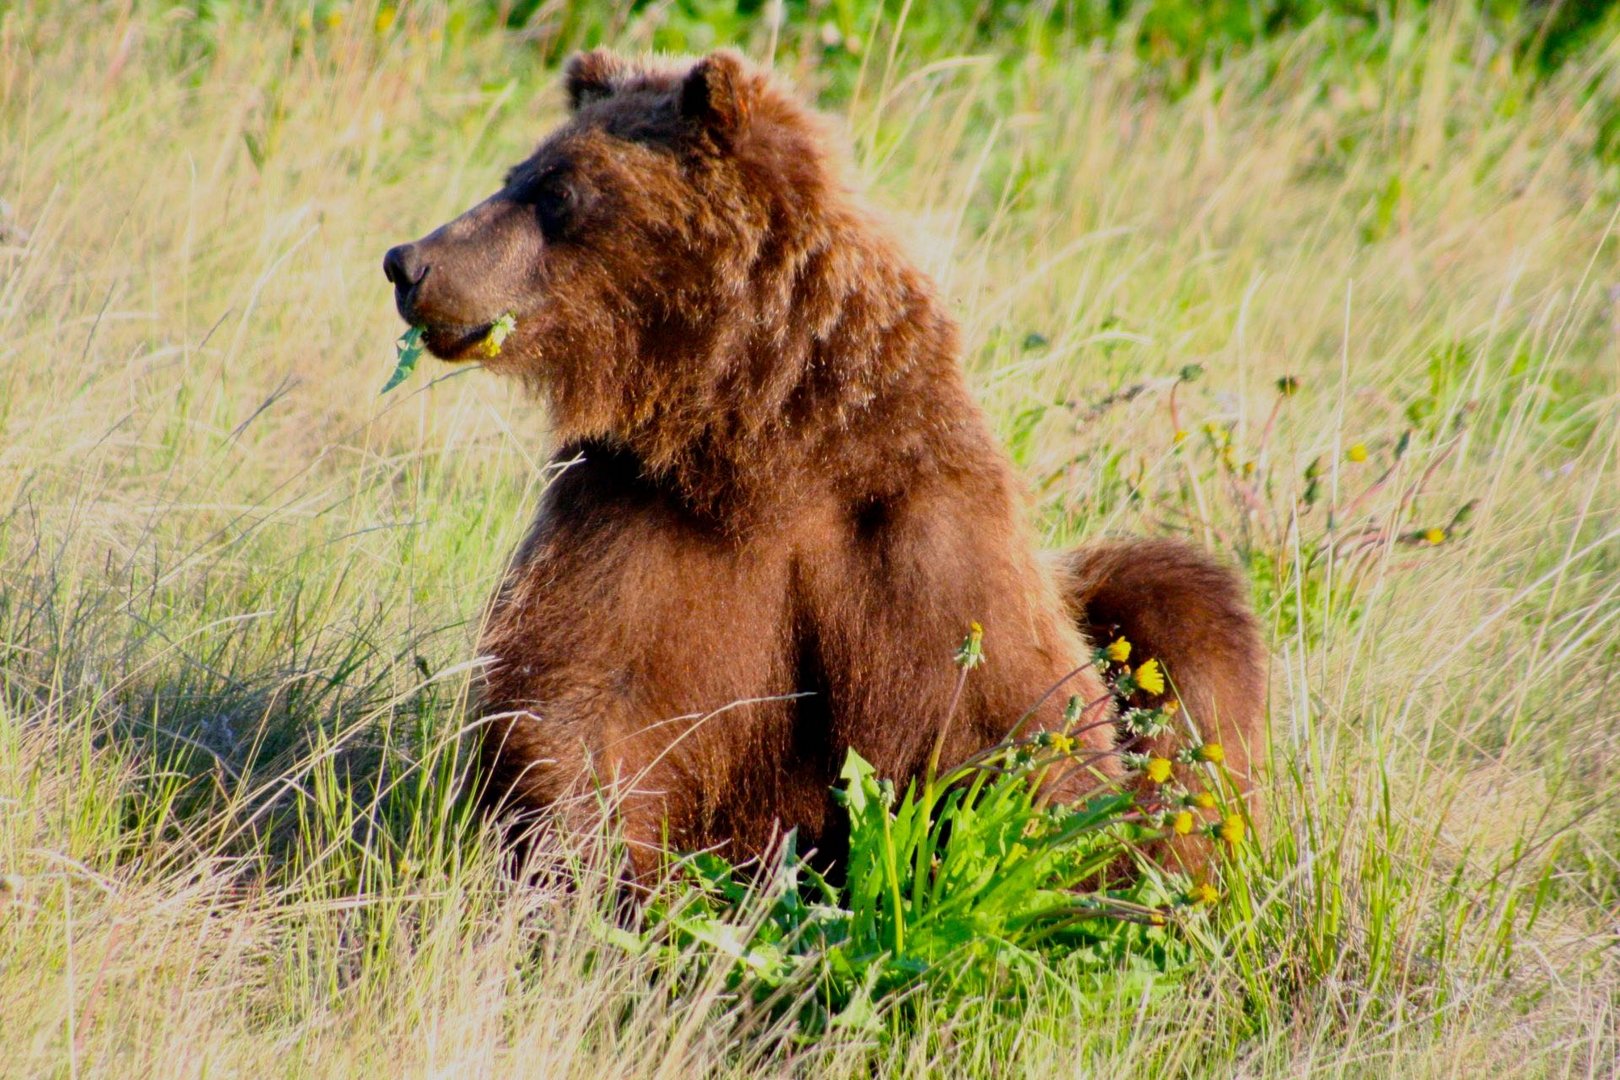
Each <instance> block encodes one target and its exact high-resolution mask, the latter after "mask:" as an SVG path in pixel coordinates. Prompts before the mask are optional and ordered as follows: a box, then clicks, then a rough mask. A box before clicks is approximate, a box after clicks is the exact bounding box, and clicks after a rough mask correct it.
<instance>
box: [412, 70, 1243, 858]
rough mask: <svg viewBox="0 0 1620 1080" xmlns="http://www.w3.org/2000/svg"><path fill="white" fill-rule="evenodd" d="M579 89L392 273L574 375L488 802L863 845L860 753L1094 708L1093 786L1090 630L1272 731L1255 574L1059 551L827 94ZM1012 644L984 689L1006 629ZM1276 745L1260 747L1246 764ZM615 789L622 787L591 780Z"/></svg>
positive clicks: (1236, 738)
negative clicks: (533, 141)
mask: <svg viewBox="0 0 1620 1080" xmlns="http://www.w3.org/2000/svg"><path fill="white" fill-rule="evenodd" d="M567 89H568V96H569V101H570V105H571V107H572V115H571V117H570V119H569V120H568V121H567V122H566V123H565V124H564V125H563V126H562V127H561V128H560V129H559V130H558V131H557V132H555V133H554V134H553V135H552V136H550V137H549V138H548V139H547V140H546V141H545V142H544V143H543V144H542V145H541V146H540V148H539V149H538V150H537V151H536V152H535V153H534V155H533V156H532V157H530V158H529V159H528V160H527V161H525V162H524V163H522V164H521V165H519V166H518V167H517V168H515V169H514V170H512V172H511V173H510V174H509V176H508V178H507V181H506V184H505V186H504V187H503V189H502V190H501V191H500V192H499V193H497V194H496V195H494V196H492V197H491V198H490V199H489V200H486V201H485V202H484V203H481V204H480V205H479V206H477V207H474V208H473V209H472V210H470V211H468V212H467V214H465V215H463V216H462V217H461V218H458V219H457V220H455V221H453V222H451V223H449V224H448V225H446V226H444V227H442V228H441V229H439V230H437V231H436V232H434V233H433V234H431V235H429V236H428V237H426V238H424V239H423V240H421V241H418V242H416V243H415V244H410V245H404V246H402V247H400V248H396V249H394V250H393V251H391V252H389V255H388V258H387V260H386V261H385V269H386V271H387V273H388V276H389V278H390V280H392V281H393V282H394V284H395V287H396V299H397V303H398V306H399V308H400V311H401V314H402V315H403V316H404V317H405V319H406V320H407V321H409V322H411V323H412V324H413V325H417V326H420V327H422V328H423V330H424V335H425V340H426V341H427V343H428V346H429V347H430V348H431V349H432V350H433V351H434V352H435V353H436V354H437V355H439V356H441V357H444V358H446V359H464V358H470V357H473V356H477V355H479V350H480V347H481V346H480V342H481V341H482V340H483V338H484V336H485V332H486V330H487V329H488V327H489V326H490V325H491V324H492V323H493V322H494V321H495V320H497V319H498V318H499V317H500V316H501V315H503V314H508V313H510V314H512V315H514V316H515V318H516V329H515V331H514V332H512V334H511V335H510V337H508V338H507V339H506V341H505V342H504V344H503V345H502V347H501V348H500V350H499V353H498V355H496V356H494V357H491V358H487V359H486V360H485V365H486V366H487V367H490V368H492V369H495V370H498V371H503V372H507V373H510V374H513V375H516V376H518V377H519V378H521V379H523V380H525V381H526V382H528V383H529V384H530V385H532V386H533V387H535V388H536V389H537V390H538V391H539V392H540V393H541V394H542V395H543V396H544V397H545V398H546V400H547V401H548V402H549V405H550V409H551V416H552V418H553V421H554V423H555V428H556V438H557V443H558V449H557V451H556V453H555V454H554V455H553V457H552V459H551V469H552V470H553V471H554V473H555V475H554V478H553V479H552V480H551V483H550V485H549V487H548V488H547V490H546V492H545V494H544V496H543V499H542V503H541V506H540V509H539V512H538V514H537V516H536V519H535V522H534V525H533V526H532V528H531V529H530V532H529V535H528V536H527V538H526V539H525V540H524V541H523V543H522V544H521V546H520V547H519V549H518V551H517V553H516V555H515V556H514V558H513V560H512V563H511V566H510V569H509V571H508V573H507V575H506V577H505V580H504V581H503V583H502V585H501V587H500V590H499V592H498V594H497V596H496V598H495V600H494V602H493V604H492V607H491V610H490V613H489V617H488V621H487V625H486V628H485V630H484V633H483V637H482V641H481V643H480V650H481V653H482V654H483V656H484V657H485V658H486V667H485V669H484V674H483V677H482V686H481V701H482V705H481V708H482V711H483V714H484V716H485V718H486V721H487V724H486V729H485V735H484V740H483V746H484V751H483V759H484V765H485V772H486V777H487V779H486V795H485V798H486V801H487V803H488V804H489V805H490V806H492V807H511V808H517V809H522V810H532V811H549V812H550V813H552V814H558V813H564V814H566V813H567V810H566V809H565V808H566V807H569V806H571V805H574V803H573V801H572V800H574V798H575V797H577V796H581V795H588V794H589V793H590V792H592V791H593V790H596V789H599V788H600V787H601V786H604V785H607V786H612V787H614V790H615V794H616V796H617V802H616V805H617V806H618V808H619V815H620V820H621V823H622V827H623V829H624V831H625V834H626V836H627V838H628V840H629V842H630V843H631V845H632V859H633V861H634V863H635V865H636V867H637V870H638V872H639V873H645V872H646V871H648V870H649V869H650V868H651V867H652V866H653V865H655V863H656V854H657V852H658V850H659V849H660V848H661V847H662V846H663V845H665V844H671V845H674V846H676V847H680V848H694V847H698V846H705V845H722V846H724V848H725V850H726V851H727V853H728V854H731V855H734V856H744V855H748V854H753V853H758V852H760V851H762V850H764V849H765V848H766V847H768V846H769V845H770V844H771V843H772V841H773V838H774V837H775V836H776V835H778V833H779V831H780V830H781V829H783V828H796V829H798V830H799V834H800V837H801V846H805V845H819V846H820V847H821V849H822V850H823V851H824V852H827V851H831V852H836V851H837V848H838V844H839V836H838V830H837V828H836V824H835V822H836V815H835V812H834V808H833V804H832V802H831V800H830V797H829V789H830V788H831V786H832V785H833V784H834V783H835V781H836V777H837V773H838V770H839V768H840V765H841V764H842V762H843V759H844V757H845V754H846V752H847V751H848V750H849V749H851V748H853V749H855V750H857V751H858V752H859V753H861V754H862V755H863V756H864V757H866V758H867V759H868V760H869V761H871V762H872V763H873V764H874V765H875V766H876V768H877V770H878V771H879V772H880V774H882V775H885V776H889V777H894V778H897V779H901V780H904V779H906V778H909V777H912V776H915V775H917V774H918V773H919V772H920V771H921V770H923V769H924V768H925V766H926V763H927V762H928V760H929V757H930V753H931V752H932V751H933V749H934V747H935V745H936V742H938V743H940V744H941V746H942V750H943V753H942V760H943V761H945V762H947V763H949V762H952V761H957V760H960V759H962V758H964V757H966V756H967V755H969V754H971V753H973V752H974V751H977V750H979V749H982V748H984V747H986V746H988V745H990V744H993V743H995V742H997V741H999V740H1001V739H1003V738H1005V737H1006V736H1007V735H1008V734H1009V733H1010V732H1012V731H1014V730H1015V729H1016V730H1018V731H1020V732H1022V733H1031V732H1036V731H1043V730H1054V729H1058V728H1060V727H1062V726H1064V723H1065V721H1064V709H1065V705H1066V704H1067V702H1068V701H1069V699H1070V698H1071V696H1078V697H1079V699H1080V700H1081V701H1082V702H1083V703H1084V706H1085V708H1084V713H1083V715H1082V717H1081V719H1080V721H1079V723H1078V725H1076V726H1075V732H1076V734H1077V737H1078V739H1079V741H1080V743H1081V744H1082V746H1083V747H1084V751H1085V752H1084V753H1082V754H1081V755H1077V762H1076V764H1075V765H1074V766H1073V767H1072V768H1071V769H1070V770H1069V771H1068V772H1067V773H1065V774H1063V775H1059V776H1057V777H1055V778H1054V779H1053V780H1052V781H1051V783H1052V790H1053V793H1054V794H1055V795H1056V796H1059V797H1066V798H1067V797H1075V796H1078V795H1079V794H1081V793H1083V792H1085V791H1087V790H1091V789H1093V788H1095V787H1096V786H1097V785H1099V784H1105V783H1110V782H1113V781H1115V780H1116V779H1117V778H1118V777H1120V775H1121V771H1122V770H1121V766H1120V761H1119V757H1118V754H1117V750H1118V747H1116V745H1115V744H1116V734H1115V731H1114V726H1113V724H1112V722H1111V716H1112V709H1113V703H1112V702H1111V700H1110V697H1109V691H1108V688H1107V686H1106V685H1105V683H1104V682H1103V680H1102V678H1101V677H1100V676H1099V674H1098V672H1097V670H1096V668H1095V666H1094V665H1093V664H1092V662H1091V660H1092V647H1091V645H1090V643H1089V642H1088V640H1087V633H1086V631H1087V630H1088V629H1090V630H1092V631H1093V632H1097V630H1098V629H1099V628H1102V629H1106V630H1109V631H1112V630H1114V629H1115V628H1117V629H1118V631H1119V632H1122V633H1124V634H1126V635H1127V636H1129V637H1130V638H1131V639H1132V640H1133V642H1134V643H1135V645H1136V648H1137V650H1138V651H1137V653H1136V657H1137V658H1138V659H1141V658H1145V657H1146V656H1148V655H1156V656H1157V657H1159V658H1160V659H1161V661H1162V662H1163V663H1164V664H1165V666H1166V668H1167V670H1168V673H1169V675H1170V677H1171V678H1172V680H1174V681H1175V683H1176V687H1177V689H1178V690H1179V692H1180V693H1181V695H1182V698H1183V699H1184V700H1185V701H1186V703H1187V705H1188V706H1189V710H1188V711H1189V712H1191V713H1193V714H1195V715H1196V719H1197V721H1198V722H1199V723H1200V724H1202V725H1204V726H1205V727H1206V728H1207V730H1209V731H1213V732H1218V733H1219V734H1220V735H1221V736H1222V737H1224V738H1225V739H1226V742H1227V745H1228V752H1229V753H1232V754H1233V756H1234V758H1236V757H1237V756H1238V755H1237V748H1238V747H1244V748H1252V747H1255V746H1257V745H1258V738H1259V730H1260V723H1261V699H1262V692H1263V690H1262V684H1263V678H1262V669H1263V658H1262V653H1261V649H1260V644H1259V638H1258V635H1257V634H1256V632H1255V628H1254V623H1253V620H1252V618H1251V616H1250V615H1249V613H1248V609H1247V607H1246V606H1245V605H1244V604H1243V602H1242V597H1241V592H1242V590H1241V588H1240V586H1239V585H1238V584H1237V583H1236V581H1235V579H1234V578H1233V576H1232V575H1231V574H1230V573H1229V572H1228V571H1226V570H1223V569H1220V568H1219V567H1217V566H1215V565H1214V564H1213V563H1211V562H1210V561H1209V560H1208V559H1207V557H1205V556H1203V555H1201V554H1199V553H1197V552H1194V551H1192V550H1190V549H1188V548H1186V547H1183V546H1180V545H1177V544H1172V543H1169V542H1164V541H1155V542H1151V543H1148V544H1144V545H1135V546H1131V545H1124V546H1122V545H1109V546H1104V547H1098V548H1093V549H1089V550H1084V551H1081V552H1077V553H1075V554H1074V555H1073V556H1072V557H1071V558H1070V559H1069V561H1068V565H1067V566H1066V567H1064V568H1061V569H1054V568H1053V567H1050V566H1048V565H1046V564H1045V563H1044V562H1043V561H1042V559H1041V558H1039V557H1038V555H1037V552H1036V545H1035V543H1034V538H1033V535H1032V532H1031V528H1030V525H1029V523H1028V521H1027V519H1026V508H1025V498H1024V493H1023V488H1022V485H1021V483H1020V480H1019V478H1018V477H1017V476H1016V475H1015V473H1014V471H1013V468H1012V466H1011V463H1010V462H1009V460H1008V458H1007V456H1006V455H1005V454H1004V453H1003V451H1002V450H1001V448H1000V447H999V446H997V444H996V442H995V440H994V438H993V436H992V434H991V432H990V429H989V426H988V424H987V423H986V421H985V418H984V416H983V414H982V413H981V412H980V410H979V407H978V405H977V404H976V403H975V401H974V399H973V397H972V395H971V394H970V392H969V390H968V387H967V384H966V381H965V379H964V376H963V373H962V370H961V366H960V346H959V344H958V335H957V329H956V327H955V325H954V323H953V322H952V321H951V319H950V318H949V316H948V315H947V314H946V311H945V305H944V304H943V303H942V302H941V300H940V299H939V297H938V296H937V294H936V292H935V289H934V286H933V284H932V283H931V282H930V281H929V280H928V278H926V277H925V276H924V275H923V274H922V273H921V272H920V271H918V270H917V269H916V268H915V267H914V266H913V264H912V263H911V262H910V261H909V260H908V259H907V258H906V257H905V256H904V255H903V254H902V252H901V251H900V249H899V248H898V247H897V245H896V244H895V243H894V242H893V241H892V240H891V238H890V236H889V234H888V232H887V231H886V230H885V229H884V228H883V227H882V225H881V224H880V222H879V221H878V220H877V219H876V218H875V217H874V216H873V215H872V214H871V213H870V212H869V211H868V210H867V209H865V208H864V207H863V206H862V205H861V203H860V202H859V201H858V199H857V198H856V197H855V196H854V195H852V193H851V192H850V191H849V190H848V189H847V187H846V186H845V184H844V181H843V170H842V168H841V166H840V164H839V163H838V162H837V161H836V160H835V159H834V158H833V157H832V155H831V152H830V150H829V147H830V146H832V145H834V141H833V140H832V139H831V137H830V135H829V133H828V132H827V131H826V130H825V128H824V126H823V124H822V122H821V121H820V120H819V118H817V117H816V116H815V115H814V114H813V113H811V112H810V111H808V110H807V109H805V108H804V107H803V106H801V105H800V104H799V103H798V102H797V101H796V100H795V99H794V98H793V96H792V95H791V94H789V93H788V92H786V91H785V90H783V89H782V88H780V87H779V86H777V85H776V84H775V82H774V81H773V80H772V78H771V77H770V76H769V75H767V74H766V73H764V72H762V71H759V70H756V69H754V68H752V67H751V66H749V65H747V64H746V63H745V62H743V61H742V60H740V59H739V58H738V57H737V56H735V55H734V54H731V53H725V52H722V53H717V54H714V55H712V56H709V57H707V58H705V59H703V60H701V61H698V62H697V63H696V64H691V63H687V64H664V63H632V62H628V61H625V60H622V59H620V58H618V57H615V56H612V55H610V54H606V53H600V52H598V53H588V54H585V55H583V56H580V57H577V58H575V60H574V61H573V62H571V64H570V66H569V69H568V73H567ZM975 621H977V622H979V623H981V624H982V625H983V629H984V648H985V652H986V654H987V658H988V659H987V662H986V663H985V664H984V665H983V666H981V667H979V668H978V669H977V670H974V671H973V672H972V673H971V674H970V675H969V677H968V678H967V681H966V684H965V687H964V689H963V690H962V693H961V697H960V700H959V701H956V702H955V705H954V710H953V709H952V700H953V695H954V694H955V692H956V688H957V684H958V674H959V669H958V668H957V666H956V665H955V664H954V663H953V654H954V652H955V650H956V649H957V648H958V646H959V645H960V643H961V642H962V640H963V638H964V637H965V636H966V635H967V633H968V631H969V626H970V624H971V623H973V622H975ZM1248 760H1249V759H1248V758H1247V756H1245V757H1243V759H1242V762H1243V768H1244V769H1245V771H1246V769H1247V762H1248ZM585 801H586V802H589V800H588V799H587V800H585Z"/></svg>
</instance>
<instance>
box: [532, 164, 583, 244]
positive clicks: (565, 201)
mask: <svg viewBox="0 0 1620 1080" xmlns="http://www.w3.org/2000/svg"><path fill="white" fill-rule="evenodd" d="M574 201H575V198H574V189H573V188H572V187H570V186H569V185H568V184H567V182H565V181H564V180H563V179H562V178H560V177H547V178H545V179H543V180H542V181H541V182H540V184H539V185H538V186H537V188H536V189H535V193H534V211H535V214H536V215H538V216H539V218H540V231H541V232H543V233H545V236H546V239H547V240H555V239H556V238H558V237H560V236H562V235H563V233H564V232H565V231H566V230H567V228H568V221H569V218H570V217H571V216H572V214H573V211H574Z"/></svg>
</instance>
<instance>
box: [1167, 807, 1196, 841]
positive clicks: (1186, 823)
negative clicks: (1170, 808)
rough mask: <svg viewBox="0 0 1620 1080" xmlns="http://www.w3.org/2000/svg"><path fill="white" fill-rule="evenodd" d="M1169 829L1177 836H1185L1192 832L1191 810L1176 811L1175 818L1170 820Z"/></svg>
mask: <svg viewBox="0 0 1620 1080" xmlns="http://www.w3.org/2000/svg"><path fill="white" fill-rule="evenodd" d="M1170 828H1171V829H1172V830H1173V831H1174V832H1175V834H1176V835H1177V836H1186V835H1188V834H1189V833H1191V832H1192V831H1193V816H1192V811H1191V810H1178V811H1177V812H1176V816H1175V817H1174V818H1172V819H1171V820H1170Z"/></svg>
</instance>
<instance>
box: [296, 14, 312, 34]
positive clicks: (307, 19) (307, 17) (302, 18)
mask: <svg viewBox="0 0 1620 1080" xmlns="http://www.w3.org/2000/svg"><path fill="white" fill-rule="evenodd" d="M314 26H315V16H313V15H311V14H310V13H309V12H308V11H300V12H299V13H298V29H300V30H309V29H312V28H313V27H314Z"/></svg>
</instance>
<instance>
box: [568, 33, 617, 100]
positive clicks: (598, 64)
mask: <svg viewBox="0 0 1620 1080" xmlns="http://www.w3.org/2000/svg"><path fill="white" fill-rule="evenodd" d="M624 72H625V64H624V61H623V60H621V59H619V58H618V57H617V56H615V55H613V54H612V53H610V52H608V51H607V50H606V49H592V50H591V51H590V52H582V53H575V54H574V55H573V56H572V57H570V58H569V61H568V66H567V67H566V68H564V69H563V85H564V86H565V87H566V88H567V90H568V108H569V109H571V110H573V111H575V112H577V111H579V109H580V108H581V107H582V106H585V105H589V104H590V103H591V102H593V101H601V100H602V99H603V98H610V97H612V96H613V92H614V91H615V90H616V89H618V83H619V80H620V79H621V78H622V77H623V76H624Z"/></svg>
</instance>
